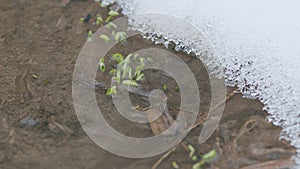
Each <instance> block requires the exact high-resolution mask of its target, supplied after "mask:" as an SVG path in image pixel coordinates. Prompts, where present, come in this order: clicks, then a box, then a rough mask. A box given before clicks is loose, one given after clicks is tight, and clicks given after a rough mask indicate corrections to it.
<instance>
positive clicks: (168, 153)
mask: <svg viewBox="0 0 300 169" xmlns="http://www.w3.org/2000/svg"><path fill="white" fill-rule="evenodd" d="M175 150H176V147H174V148H172V149H171V150H169V151H168V152H167V153H165V154H164V155H163V156H162V157H161V158H160V159H159V160H158V161H157V162H156V163H155V164H154V165H153V166H152V168H151V169H156V168H157V167H158V166H159V165H160V164H161V162H162V161H163V160H164V159H166V158H167V157H168V156H169V155H170V154H172V153H173V152H174V151H175Z"/></svg>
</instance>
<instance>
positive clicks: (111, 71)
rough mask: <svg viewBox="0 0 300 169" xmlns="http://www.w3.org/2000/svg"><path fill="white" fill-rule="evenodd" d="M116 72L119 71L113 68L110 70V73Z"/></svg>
mask: <svg viewBox="0 0 300 169" xmlns="http://www.w3.org/2000/svg"><path fill="white" fill-rule="evenodd" d="M116 72H117V70H116V69H111V70H110V71H109V74H110V75H114V74H115V73H116Z"/></svg>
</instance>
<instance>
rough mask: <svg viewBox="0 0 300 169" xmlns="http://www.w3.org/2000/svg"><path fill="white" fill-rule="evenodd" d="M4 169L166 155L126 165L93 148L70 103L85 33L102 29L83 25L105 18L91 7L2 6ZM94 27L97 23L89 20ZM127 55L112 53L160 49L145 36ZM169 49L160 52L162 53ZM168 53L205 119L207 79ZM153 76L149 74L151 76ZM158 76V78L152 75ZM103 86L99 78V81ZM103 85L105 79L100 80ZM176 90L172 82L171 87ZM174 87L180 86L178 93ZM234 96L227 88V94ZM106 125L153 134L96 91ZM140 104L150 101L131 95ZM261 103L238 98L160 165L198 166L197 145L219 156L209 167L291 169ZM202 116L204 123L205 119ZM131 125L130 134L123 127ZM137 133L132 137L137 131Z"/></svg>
mask: <svg viewBox="0 0 300 169" xmlns="http://www.w3.org/2000/svg"><path fill="white" fill-rule="evenodd" d="M0 11H1V12H0V24H1V26H0V72H1V74H0V79H1V82H0V103H1V104H0V168H1V169H23V168H24V169H25V168H26V169H27V168H30V169H35V168H36V169H50V168H51V169H52V168H59V169H96V168H97V169H137V168H138V169H149V168H151V167H152V166H153V165H154V164H155V162H156V161H157V160H158V159H160V158H161V156H157V157H153V158H147V159H128V158H122V157H118V156H115V155H113V154H111V153H109V152H107V151H105V150H103V149H101V148H100V147H98V146H97V145H96V144H95V143H93V141H91V140H90V139H89V138H88V136H87V135H86V134H85V132H84V131H83V130H82V128H81V125H80V123H79V121H78V120H77V117H76V114H75V111H74V108H73V103H72V73H73V69H74V64H75V61H76V59H77V57H78V54H79V52H80V50H81V48H82V46H83V44H84V43H85V41H86V37H87V31H88V30H89V29H92V30H94V31H96V30H97V27H96V26H94V25H93V24H90V23H86V24H83V23H80V22H79V18H80V17H84V16H85V15H87V14H91V15H92V16H95V15H96V14H97V13H100V14H102V15H103V16H104V17H106V16H107V13H108V11H109V10H108V8H101V7H100V6H99V4H97V3H95V2H93V1H92V0H89V1H83V0H73V1H71V2H70V3H68V4H67V5H66V6H62V3H61V1H60V0H54V1H45V0H44V1H42V0H31V1H29V0H0ZM91 22H92V21H91ZM127 45H128V46H126V48H124V47H122V46H117V47H115V48H114V49H113V50H112V51H111V53H113V52H116V51H118V52H122V53H124V54H126V53H127V54H128V53H130V52H132V51H135V50H137V49H143V48H146V47H149V46H154V45H153V44H152V43H151V42H150V41H147V40H144V39H142V38H141V37H138V36H137V37H134V38H132V39H128V42H127ZM156 47H158V48H163V47H161V46H156ZM169 51H171V52H173V53H175V54H176V55H177V56H179V57H180V58H182V59H183V60H184V61H185V62H186V63H187V64H188V65H189V66H190V68H191V70H192V71H193V73H194V74H195V75H197V76H196V78H197V82H198V85H199V89H200V93H201V97H202V96H203V97H204V98H206V99H203V100H201V110H200V112H207V109H208V107H207V106H205V105H208V103H209V102H208V101H209V98H210V95H209V92H207V91H209V89H207V88H203V87H202V88H201V86H207V83H208V82H207V81H205V79H207V74H206V71H205V69H204V67H203V65H202V64H201V62H200V61H199V60H197V59H196V58H195V57H193V56H188V55H185V54H183V53H178V52H175V51H174V50H173V49H172V47H171V48H170V49H169ZM150 73H151V72H150ZM152 73H153V72H152ZM151 77H152V79H153V81H152V83H151V84H153V86H151V87H159V86H161V84H160V83H162V82H163V81H165V82H166V83H168V82H169V83H171V82H170V79H168V77H165V78H161V77H157V76H155V75H152V76H151ZM97 80H101V78H99V79H97ZM102 80H103V79H102ZM168 86H169V87H170V88H172V83H171V84H168ZM173 87H174V86H173ZM234 90H235V89H234V88H228V94H230V93H232V92H233V91H234ZM167 95H168V96H170V97H171V98H170V102H168V107H169V109H170V112H171V114H172V115H174V116H176V108H178V107H176V106H177V105H178V99H176V98H178V97H179V94H178V93H176V92H174V91H172V90H170V91H168V92H167ZM97 98H98V102H99V105H101V106H102V107H103V109H104V110H105V111H103V112H107V114H105V115H104V116H105V118H106V119H107V120H108V121H109V122H110V124H111V125H112V126H114V127H115V128H116V129H117V130H118V131H120V132H122V133H124V134H126V135H129V136H137V137H148V136H151V135H153V134H152V131H151V128H150V127H149V125H141V126H138V125H137V124H132V123H130V122H129V121H126V120H124V119H123V118H122V116H120V115H118V113H117V112H116V110H115V109H114V108H113V105H112V102H111V97H110V96H106V95H105V90H99V91H98V92H97ZM132 101H133V102H134V104H135V105H143V106H147V102H146V101H143V100H142V99H140V98H138V97H136V96H132ZM262 107H263V105H262V104H261V103H260V102H259V101H258V100H250V99H244V98H242V97H241V95H240V94H236V95H234V96H233V97H232V98H231V99H230V100H228V102H227V103H226V108H225V112H224V116H223V119H222V121H221V124H220V126H219V127H218V129H217V130H216V131H215V133H214V134H213V136H212V137H211V138H210V139H209V140H208V141H207V142H206V143H204V144H202V145H199V144H198V142H197V137H198V135H199V132H200V131H201V127H202V125H199V127H197V128H195V129H194V130H192V132H191V133H190V134H189V135H188V136H187V138H186V139H185V140H184V141H183V144H180V145H178V146H177V149H176V150H175V152H174V153H172V154H171V155H169V156H168V157H167V158H166V159H165V160H164V161H162V163H161V164H160V165H159V166H158V169H166V168H172V166H171V164H172V162H173V161H177V163H178V165H179V166H180V168H183V169H189V168H192V165H193V164H194V163H195V162H193V161H192V160H191V159H190V158H189V153H188V152H187V151H186V149H185V148H184V146H182V145H189V144H191V145H193V146H194V147H195V148H196V149H197V153H199V154H205V153H207V152H209V151H210V150H216V151H217V158H216V159H215V160H214V161H213V162H212V163H211V164H210V165H206V166H205V167H206V168H242V167H244V169H247V168H248V169H251V168H253V169H254V168H263V167H265V168H275V167H276V166H279V167H280V166H281V168H285V167H286V166H289V165H290V163H292V161H291V160H289V159H290V157H291V156H292V155H294V154H295V149H294V148H293V147H291V146H290V145H289V143H288V142H286V141H284V140H281V141H279V140H278V137H279V133H280V130H281V129H280V128H279V127H275V126H273V125H272V124H270V123H268V122H266V121H265V118H266V116H267V113H266V112H264V111H262ZM205 117H206V114H205V113H202V115H201V116H199V118H198V120H201V119H205ZM124 126H126V127H124ZM132 131H134V132H132Z"/></svg>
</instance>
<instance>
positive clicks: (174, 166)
mask: <svg viewBox="0 0 300 169" xmlns="http://www.w3.org/2000/svg"><path fill="white" fill-rule="evenodd" d="M172 167H173V168H174V169H178V168H179V166H178V164H177V162H176V161H173V162H172Z"/></svg>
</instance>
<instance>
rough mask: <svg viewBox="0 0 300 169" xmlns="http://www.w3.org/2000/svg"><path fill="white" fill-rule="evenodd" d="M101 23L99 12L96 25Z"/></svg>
mask: <svg viewBox="0 0 300 169" xmlns="http://www.w3.org/2000/svg"><path fill="white" fill-rule="evenodd" d="M101 23H103V18H102V17H101V15H100V14H97V19H96V25H100V24H101Z"/></svg>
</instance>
